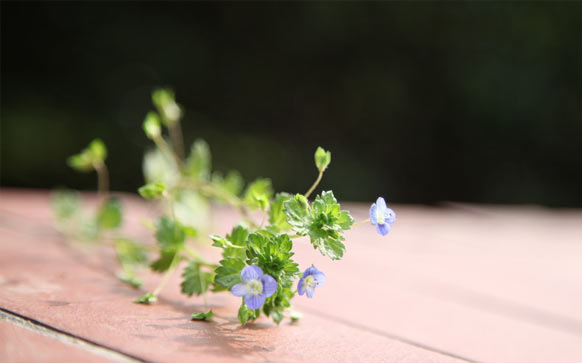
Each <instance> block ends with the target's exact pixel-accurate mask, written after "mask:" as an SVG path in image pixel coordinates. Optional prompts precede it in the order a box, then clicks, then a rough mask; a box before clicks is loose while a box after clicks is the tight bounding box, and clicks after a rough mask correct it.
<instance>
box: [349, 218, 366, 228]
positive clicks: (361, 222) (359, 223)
mask: <svg viewBox="0 0 582 363" xmlns="http://www.w3.org/2000/svg"><path fill="white" fill-rule="evenodd" d="M368 222H370V218H368V219H364V220H363V221H360V222H358V223H354V224H352V227H356V226H360V225H362V224H364V223H368Z"/></svg>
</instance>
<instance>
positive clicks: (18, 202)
mask: <svg viewBox="0 0 582 363" xmlns="http://www.w3.org/2000/svg"><path fill="white" fill-rule="evenodd" d="M0 196H3V197H4V198H2V203H1V204H2V207H0V210H2V211H6V210H7V209H9V210H10V214H6V213H4V214H2V217H3V218H4V219H7V218H8V219H9V218H20V219H21V222H19V223H20V224H23V223H25V222H23V221H22V216H27V220H29V221H33V223H30V225H29V226H28V227H26V228H24V230H20V231H19V232H15V231H14V226H13V224H14V223H11V226H10V228H8V231H7V232H6V233H8V232H13V233H17V234H20V235H22V236H25V235H27V234H28V235H30V234H31V233H32V232H31V231H33V230H34V228H33V227H32V226H37V227H36V228H37V229H38V228H39V227H38V226H39V225H43V224H44V227H43V228H42V231H37V232H38V233H40V234H43V233H46V230H47V229H49V230H50V228H49V227H48V226H49V222H50V216H49V215H48V211H47V210H46V207H45V206H46V204H43V203H46V202H47V197H46V194H43V193H39V194H37V195H34V194H30V193H24V194H18V193H8V194H4V195H2V193H0ZM5 205H9V206H10V207H9V208H4V206H5ZM349 207H350V209H352V210H353V212H354V214H355V215H356V217H357V219H365V218H367V215H366V214H367V213H366V209H367V208H366V207H365V206H361V205H349ZM128 208H129V209H130V210H131V212H130V213H131V215H132V221H130V223H129V225H128V228H129V229H130V230H131V232H133V233H141V234H142V235H143V236H148V233H147V231H145V232H146V233H144V229H143V228H142V229H140V228H139V226H138V221H139V218H140V216H143V215H152V214H153V211H152V210H151V209H150V207H147V208H144V204H143V203H141V202H138V201H137V200H136V199H133V198H130V199H129V200H128ZM395 209H396V211H397V213H398V221H397V224H396V225H395V227H394V229H393V231H392V232H391V234H390V235H389V236H388V237H385V238H382V237H380V236H378V235H377V234H376V233H375V232H374V230H373V229H372V228H371V227H370V226H361V227H358V228H357V229H356V230H354V231H351V232H349V233H348V241H347V245H348V252H347V254H346V257H345V258H344V259H343V260H342V261H335V262H332V261H329V260H328V259H327V258H325V257H323V256H320V255H319V253H318V252H315V251H313V250H312V248H311V247H310V246H309V243H308V240H306V239H297V240H296V241H295V244H296V250H297V255H296V259H297V261H298V262H300V264H301V267H302V268H305V267H307V266H309V265H311V263H314V264H315V265H316V266H318V268H320V269H322V270H323V271H325V273H326V274H327V276H328V282H327V284H326V286H325V287H323V288H320V289H318V291H317V292H316V297H315V298H314V299H313V300H308V299H306V298H305V297H298V298H297V299H295V300H294V301H296V306H297V307H298V308H299V309H300V310H302V311H303V312H307V316H306V318H305V319H304V321H302V322H301V324H300V326H301V327H300V328H299V329H301V330H303V329H304V328H306V327H309V329H316V330H317V327H313V326H312V324H314V322H317V324H316V325H320V324H322V325H321V326H325V329H324V330H328V329H339V326H341V327H344V328H345V329H351V330H355V331H359V332H360V333H362V332H365V333H367V334H370V337H369V338H370V339H372V338H371V337H372V336H373V337H376V338H380V337H382V338H385V339H388V340H389V341H391V342H393V341H394V340H397V339H401V340H404V341H409V342H411V343H412V344H415V345H417V346H426V347H429V348H430V349H433V350H437V351H443V352H449V353H451V354H453V355H458V356H462V357H468V358H469V359H473V360H477V361H507V362H510V361H515V362H519V361H527V362H547V361H555V360H558V361H564V362H568V361H572V362H575V361H579V357H582V340H581V339H582V333H581V332H582V328H581V327H582V324H581V323H580V322H581V320H582V311H581V309H580V307H581V306H582V264H581V263H580V261H581V257H580V256H582V244H581V243H580V241H579V239H580V238H579V236H581V235H582V230H581V228H582V223H580V221H582V213H581V212H580V211H567V210H566V211H564V210H551V211H548V210H545V209H542V208H532V207H522V208H508V207H475V206H464V205H454V206H449V207H448V208H425V207H414V206H396V207H395ZM7 215H9V216H10V217H6V216H7ZM3 218H0V225H2V224H1V223H2V220H3ZM237 219H238V216H237V215H236V214H235V213H231V212H229V211H227V210H224V209H220V208H219V209H217V210H216V217H215V221H217V222H218V223H217V224H216V226H215V230H218V231H220V232H221V233H224V232H226V231H227V230H228V228H229V226H231V225H232V223H234V222H235V221H236V220H237ZM4 225H6V223H4ZM6 233H5V232H2V233H0V236H2V237H1V238H4V236H7V235H8V234H6ZM18 238H21V237H18ZM31 238H32V237H31ZM148 238H150V239H151V237H150V236H148ZM51 240H54V241H55V242H56V238H55V237H52V238H51ZM31 244H34V241H28V242H26V245H31ZM67 251H69V252H67ZM70 251H71V249H69V248H68V247H67V248H63V249H62V251H61V252H59V253H64V254H68V255H70V254H75V253H78V252H70ZM102 252H103V251H102ZM205 252H207V253H209V254H210V255H214V256H216V252H217V251H216V250H215V249H210V250H208V251H205ZM44 253H48V254H50V253H52V252H51V251H46V252H44ZM69 257H71V256H69ZM50 258H53V257H50ZM59 258H60V257H59ZM84 261H85V262H84V265H86V266H88V267H91V266H92V268H93V269H96V270H99V269H103V267H99V266H100V265H102V266H109V267H107V268H108V269H110V274H109V276H108V277H101V278H100V280H99V284H104V283H106V281H110V282H109V283H112V282H111V278H112V277H111V276H112V272H111V271H112V270H114V265H111V263H112V262H111V261H112V258H111V256H107V254H106V253H105V254H104V255H101V257H97V256H96V255H93V256H89V257H87V256H85V257H84ZM107 261H109V262H107ZM61 264H66V262H65V261H64V260H63V261H62V262H61ZM1 271H2V270H1V269H0V274H2V272H1ZM157 278H158V277H157V276H152V278H151V279H150V278H148V281H149V282H148V283H149V284H150V285H149V286H154V285H155V283H156V281H157V280H156V279H157ZM114 283H116V282H114ZM67 284H68V282H67ZM177 284H178V281H177V279H176V280H175V282H173V283H171V284H170V285H169V286H170V287H171V286H173V287H172V288H169V289H167V290H166V291H164V293H163V296H164V298H165V299H167V301H168V302H171V303H175V304H178V305H179V306H181V309H183V314H184V315H182V319H185V318H186V315H187V313H186V311H188V313H189V312H191V311H192V310H195V309H200V308H201V305H200V304H201V302H200V301H199V300H197V299H187V298H185V297H183V296H181V295H180V294H179V291H178V289H177V288H176V286H177ZM29 285H30V284H29ZM35 286H36V285H35ZM40 286H42V285H40ZM37 287H38V286H37ZM45 287H46V286H45ZM116 289H122V290H119V291H117V292H120V291H125V292H124V294H127V295H128V296H124V297H123V298H125V299H130V298H131V297H133V296H135V295H137V293H132V292H131V291H129V292H127V291H128V290H127V289H125V288H122V287H118V288H116ZM134 294H135V295H134ZM0 296H1V295H0ZM117 298H120V299H121V297H117ZM0 301H1V300H0ZM126 301H127V300H126ZM164 302H166V300H164ZM211 302H212V304H214V305H215V306H217V307H216V309H217V311H219V314H222V315H221V316H222V319H227V320H226V321H230V322H231V323H232V326H233V327H234V326H236V322H234V320H228V319H232V318H233V317H234V312H233V309H235V308H236V307H235V306H234V305H233V298H232V297H230V296H229V295H228V294H221V295H217V296H213V297H212V299H211ZM119 303H121V301H119ZM160 305H161V304H160ZM152 308H153V309H159V308H160V307H159V306H156V307H152ZM101 309H104V307H101ZM221 309H222V310H221ZM35 313H38V312H36V311H35ZM156 314H158V313H156ZM159 314H160V315H164V314H168V312H166V311H160V312H159ZM168 316H169V317H170V318H175V319H178V318H179V317H178V316H173V315H168ZM327 323H333V324H337V326H338V327H336V325H334V327H331V326H327V325H326V324H327ZM261 324H268V323H266V322H262V323H261ZM261 326H262V325H261ZM265 326H266V325H265ZM270 329H272V328H270ZM279 329H280V328H279ZM293 329H297V327H293ZM351 330H350V331H351ZM168 331H172V328H168ZM277 331H279V330H277ZM330 331H335V330H330ZM215 333H216V332H215ZM222 333H224V334H230V332H227V331H226V330H222ZM216 334H219V333H216ZM322 334H325V332H324V333H322ZM267 338H268V336H266V335H265V336H263V339H267ZM287 338H289V336H287ZM329 344H332V346H334V347H335V345H334V343H333V340H332V342H331V343H329ZM345 344H347V346H350V347H353V346H354V344H360V343H359V342H358V341H357V340H354V342H349V341H347V342H345ZM380 344H382V343H380ZM364 346H367V345H364ZM277 349H281V348H280V347H277ZM374 349H377V348H372V350H374ZM386 353H387V354H388V355H390V356H392V355H391V353H390V352H388V351H386ZM289 354H290V355H289V356H288V357H290V359H304V358H305V357H303V356H298V355H293V354H291V353H289ZM275 356H276V355H275ZM275 356H272V357H275ZM334 357H335V356H334ZM230 358H232V357H230ZM427 359H429V358H427ZM421 360H423V359H421Z"/></svg>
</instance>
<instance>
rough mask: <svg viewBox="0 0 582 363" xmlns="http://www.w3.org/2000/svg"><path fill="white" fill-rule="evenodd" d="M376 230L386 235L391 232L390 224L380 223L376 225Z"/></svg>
mask: <svg viewBox="0 0 582 363" xmlns="http://www.w3.org/2000/svg"><path fill="white" fill-rule="evenodd" d="M376 230H377V231H378V233H380V234H381V235H382V236H385V235H387V234H388V232H390V225H388V224H386V223H384V224H379V225H377V226H376Z"/></svg>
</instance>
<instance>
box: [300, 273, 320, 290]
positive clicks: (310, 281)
mask: <svg viewBox="0 0 582 363" xmlns="http://www.w3.org/2000/svg"><path fill="white" fill-rule="evenodd" d="M316 285H317V281H315V278H314V277H313V276H312V275H310V276H307V277H306V278H305V280H303V286H305V287H306V288H308V289H312V288H314V287H315V286H316Z"/></svg>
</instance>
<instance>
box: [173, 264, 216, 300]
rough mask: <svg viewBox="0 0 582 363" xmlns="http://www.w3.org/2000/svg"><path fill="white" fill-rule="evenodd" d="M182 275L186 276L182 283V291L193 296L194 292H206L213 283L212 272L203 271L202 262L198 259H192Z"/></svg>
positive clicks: (198, 293)
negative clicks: (199, 262)
mask: <svg viewBox="0 0 582 363" xmlns="http://www.w3.org/2000/svg"><path fill="white" fill-rule="evenodd" d="M182 277H183V278H184V281H182V284H181V285H180V286H182V292H183V293H184V294H186V295H188V296H192V295H193V294H196V295H202V294H204V293H205V292H206V291H207V290H208V286H209V285H210V284H211V283H212V278H213V275H212V273H209V272H204V271H201V270H200V264H198V263H197V262H196V261H191V262H190V264H188V266H186V268H185V269H184V273H183V274H182Z"/></svg>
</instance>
